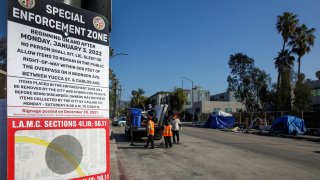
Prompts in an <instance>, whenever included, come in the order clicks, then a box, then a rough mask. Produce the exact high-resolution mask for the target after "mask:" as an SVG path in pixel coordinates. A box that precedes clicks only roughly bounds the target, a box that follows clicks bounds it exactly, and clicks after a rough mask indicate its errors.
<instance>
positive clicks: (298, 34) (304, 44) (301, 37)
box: [289, 24, 316, 77]
mask: <svg viewBox="0 0 320 180" xmlns="http://www.w3.org/2000/svg"><path fill="white" fill-rule="evenodd" d="M315 31H316V29H315V28H311V29H308V27H307V26H306V25H305V24H302V25H301V26H300V27H297V28H296V31H295V32H294V33H293V35H292V36H291V41H290V42H289V45H290V46H291V47H292V52H293V53H295V54H296V55H298V77H299V76H300V64H301V58H302V56H304V55H305V54H306V53H309V52H310V50H311V47H312V46H313V45H314V41H315V39H316V37H315V36H314V32H315Z"/></svg>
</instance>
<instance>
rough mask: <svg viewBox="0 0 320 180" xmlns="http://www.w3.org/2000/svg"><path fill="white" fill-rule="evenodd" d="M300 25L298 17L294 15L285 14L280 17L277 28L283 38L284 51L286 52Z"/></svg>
mask: <svg viewBox="0 0 320 180" xmlns="http://www.w3.org/2000/svg"><path fill="white" fill-rule="evenodd" d="M298 23H299V20H298V19H297V15H295V14H293V13H290V12H284V13H283V14H282V16H278V20H277V24H276V28H277V30H278V32H279V33H281V35H282V38H283V45H282V51H284V49H285V46H286V44H287V42H288V40H289V38H290V37H291V36H292V35H293V33H294V32H295V30H296V27H297V25H298Z"/></svg>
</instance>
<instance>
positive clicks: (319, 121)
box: [185, 111, 320, 130]
mask: <svg viewBox="0 0 320 180" xmlns="http://www.w3.org/2000/svg"><path fill="white" fill-rule="evenodd" d="M231 114H232V115H233V116H234V117H235V120H236V122H235V125H236V126H241V127H243V128H247V127H249V126H250V125H252V127H253V128H254V127H256V126H259V125H263V126H265V127H267V126H271V125H272V122H273V121H274V120H275V119H277V118H279V117H281V116H284V115H293V116H297V117H299V118H301V119H304V122H305V126H306V128H307V129H318V130H319V129H320V112H315V111H307V112H304V111H301V112H290V111H268V112H236V113H231ZM209 116H210V114H206V113H199V114H197V115H195V117H194V122H203V123H204V122H205V121H206V120H207V119H208V117H209ZM191 119H192V116H191V115H188V116H187V118H186V119H185V121H191ZM253 122H254V123H253Z"/></svg>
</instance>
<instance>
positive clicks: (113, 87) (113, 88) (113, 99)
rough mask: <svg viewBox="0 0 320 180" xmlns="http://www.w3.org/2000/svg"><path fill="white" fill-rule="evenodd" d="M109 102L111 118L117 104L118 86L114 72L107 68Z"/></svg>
mask: <svg viewBox="0 0 320 180" xmlns="http://www.w3.org/2000/svg"><path fill="white" fill-rule="evenodd" d="M109 83H110V84H109V86H110V88H109V94H110V95H109V100H110V102H109V104H110V109H111V110H112V111H111V114H110V116H111V118H114V116H115V114H116V106H117V89H118V86H119V79H117V76H116V74H114V72H113V71H112V69H110V68H109Z"/></svg>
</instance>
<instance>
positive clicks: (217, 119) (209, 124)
mask: <svg viewBox="0 0 320 180" xmlns="http://www.w3.org/2000/svg"><path fill="white" fill-rule="evenodd" d="M234 123H235V119H234V117H225V116H219V115H210V116H209V118H208V119H207V121H206V123H205V125H204V127H206V128H213V129H225V128H232V127H233V126H234Z"/></svg>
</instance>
